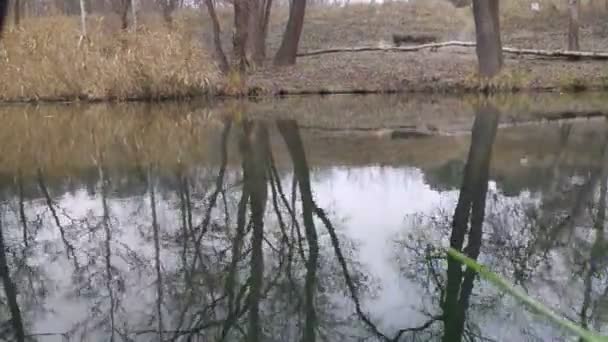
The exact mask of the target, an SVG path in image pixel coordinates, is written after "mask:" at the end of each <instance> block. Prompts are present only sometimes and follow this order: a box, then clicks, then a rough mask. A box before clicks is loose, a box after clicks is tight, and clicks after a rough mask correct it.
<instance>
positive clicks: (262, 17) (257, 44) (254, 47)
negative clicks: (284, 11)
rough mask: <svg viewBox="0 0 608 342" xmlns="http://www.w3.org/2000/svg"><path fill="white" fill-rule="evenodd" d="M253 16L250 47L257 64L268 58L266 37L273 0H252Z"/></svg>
mask: <svg viewBox="0 0 608 342" xmlns="http://www.w3.org/2000/svg"><path fill="white" fill-rule="evenodd" d="M250 4H251V8H250V13H251V16H250V18H249V32H250V35H251V38H250V39H249V47H250V53H251V58H252V60H253V62H254V63H255V64H256V65H261V64H262V63H264V60H265V59H266V37H267V35H268V21H269V19H270V10H271V6H272V0H252V1H251V2H250Z"/></svg>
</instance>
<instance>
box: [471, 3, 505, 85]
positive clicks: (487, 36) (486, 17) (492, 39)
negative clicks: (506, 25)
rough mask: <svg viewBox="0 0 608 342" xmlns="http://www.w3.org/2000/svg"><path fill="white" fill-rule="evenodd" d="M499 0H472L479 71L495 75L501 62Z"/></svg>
mask: <svg viewBox="0 0 608 342" xmlns="http://www.w3.org/2000/svg"><path fill="white" fill-rule="evenodd" d="M498 3H499V0H473V16H474V17H475V32H476V38H477V47H476V50H477V59H478V63H479V73H480V74H481V75H482V76H485V77H492V76H494V75H496V74H497V73H498V72H499V71H500V69H501V68H502V64H503V56H502V42H501V39H500V18H499V5H498Z"/></svg>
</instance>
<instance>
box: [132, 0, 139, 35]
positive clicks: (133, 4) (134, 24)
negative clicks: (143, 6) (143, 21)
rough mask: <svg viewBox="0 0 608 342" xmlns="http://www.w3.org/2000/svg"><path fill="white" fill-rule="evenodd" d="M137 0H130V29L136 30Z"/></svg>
mask: <svg viewBox="0 0 608 342" xmlns="http://www.w3.org/2000/svg"><path fill="white" fill-rule="evenodd" d="M138 5H139V4H138V2H137V0H131V30H132V31H133V32H137V6H138Z"/></svg>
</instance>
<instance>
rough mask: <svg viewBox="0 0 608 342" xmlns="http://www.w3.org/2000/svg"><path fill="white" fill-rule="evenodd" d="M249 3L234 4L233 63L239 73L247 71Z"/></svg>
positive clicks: (236, 2) (238, 2) (237, 2)
mask: <svg viewBox="0 0 608 342" xmlns="http://www.w3.org/2000/svg"><path fill="white" fill-rule="evenodd" d="M249 16H250V14H249V1H235V2H234V32H233V36H232V44H233V50H234V62H235V63H236V64H237V65H238V67H239V69H240V70H241V71H245V70H246V69H247V64H248V63H247V53H246V48H247V39H248V38H249V34H248V29H249Z"/></svg>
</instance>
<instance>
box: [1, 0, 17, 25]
mask: <svg viewBox="0 0 608 342" xmlns="http://www.w3.org/2000/svg"><path fill="white" fill-rule="evenodd" d="M5 1H6V0H5ZM13 15H14V22H15V26H16V27H19V26H20V25H21V0H14V2H13Z"/></svg>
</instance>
